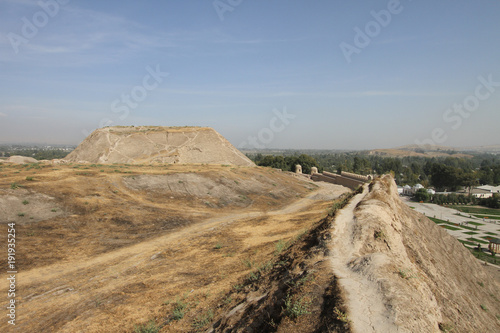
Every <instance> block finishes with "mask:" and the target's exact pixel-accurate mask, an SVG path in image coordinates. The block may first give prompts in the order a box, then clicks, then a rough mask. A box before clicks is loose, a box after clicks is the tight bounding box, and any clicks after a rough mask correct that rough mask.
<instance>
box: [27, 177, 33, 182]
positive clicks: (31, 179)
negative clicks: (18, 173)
mask: <svg viewBox="0 0 500 333" xmlns="http://www.w3.org/2000/svg"><path fill="white" fill-rule="evenodd" d="M26 180H27V181H30V182H32V181H34V180H35V179H34V178H33V177H30V176H26Z"/></svg>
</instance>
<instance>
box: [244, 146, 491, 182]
mask: <svg viewBox="0 0 500 333" xmlns="http://www.w3.org/2000/svg"><path fill="white" fill-rule="evenodd" d="M247 156H248V157H249V158H250V159H252V160H253V161H254V162H255V163H256V164H257V165H261V166H268V167H273V168H278V169H282V170H287V171H294V170H295V165H296V164H300V165H302V169H303V172H304V173H309V172H310V168H311V167H312V166H316V167H318V169H319V171H320V172H322V171H323V170H324V171H329V172H334V173H340V172H341V171H348V172H354V173H357V174H362V175H368V174H379V175H381V174H385V173H392V174H393V175H394V178H395V180H396V183H397V184H398V185H410V186H413V185H415V184H417V183H420V184H422V185H424V186H425V187H427V188H428V187H434V188H435V189H436V190H437V191H456V190H458V189H460V188H466V189H469V190H470V189H471V188H473V187H475V186H478V185H486V184H487V185H500V157H499V156H496V155H489V154H478V155H476V156H474V157H472V158H456V157H446V158H425V157H403V158H394V157H383V156H370V155H363V154H362V153H331V154H329V153H320V154H301V153H300V152H299V153H297V152H285V153H281V154H276V155H265V154H262V153H256V154H247Z"/></svg>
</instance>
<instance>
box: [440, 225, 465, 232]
mask: <svg viewBox="0 0 500 333" xmlns="http://www.w3.org/2000/svg"><path fill="white" fill-rule="evenodd" d="M439 226H440V227H441V228H445V229H448V230H453V231H457V230H462V229H460V228H457V227H451V226H449V225H447V224H439Z"/></svg>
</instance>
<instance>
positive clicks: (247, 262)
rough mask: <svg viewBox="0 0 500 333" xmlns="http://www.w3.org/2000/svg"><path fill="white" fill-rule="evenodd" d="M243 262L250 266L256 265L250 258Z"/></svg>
mask: <svg viewBox="0 0 500 333" xmlns="http://www.w3.org/2000/svg"><path fill="white" fill-rule="evenodd" d="M243 264H245V266H247V267H248V268H252V267H253V265H254V262H253V261H251V260H250V259H245V260H243Z"/></svg>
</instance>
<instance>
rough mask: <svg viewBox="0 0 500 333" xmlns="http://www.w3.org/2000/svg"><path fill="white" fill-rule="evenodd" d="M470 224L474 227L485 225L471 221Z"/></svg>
mask: <svg viewBox="0 0 500 333" xmlns="http://www.w3.org/2000/svg"><path fill="white" fill-rule="evenodd" d="M468 223H469V224H472V225H484V224H483V223H477V222H471V221H469V222H468Z"/></svg>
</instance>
